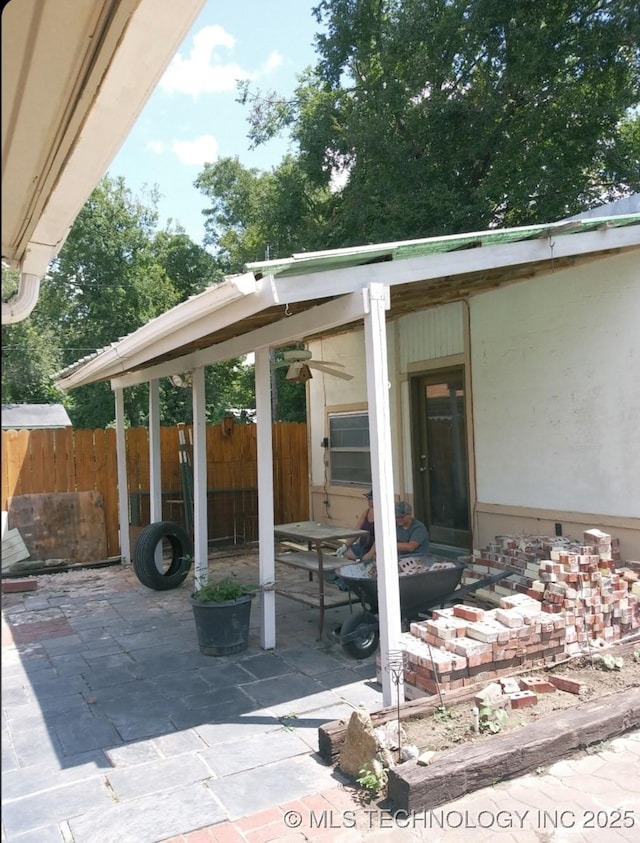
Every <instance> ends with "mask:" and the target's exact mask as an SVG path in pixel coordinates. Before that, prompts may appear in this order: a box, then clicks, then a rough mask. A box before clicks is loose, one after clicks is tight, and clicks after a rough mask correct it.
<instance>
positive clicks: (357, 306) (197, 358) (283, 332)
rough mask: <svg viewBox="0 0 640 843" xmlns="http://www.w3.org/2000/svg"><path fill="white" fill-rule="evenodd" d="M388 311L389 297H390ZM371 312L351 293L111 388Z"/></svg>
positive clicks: (118, 380) (277, 342)
mask: <svg viewBox="0 0 640 843" xmlns="http://www.w3.org/2000/svg"><path fill="white" fill-rule="evenodd" d="M388 307H389V297H388V296H387V308H388ZM367 309H368V306H367V301H366V296H364V295H363V294H362V293H360V292H357V293H350V294H348V295H346V296H342V297H340V298H338V299H334V300H333V301H330V302H325V303H324V304H319V305H317V306H316V307H311V308H309V310H305V311H304V312H303V313H297V314H296V315H295V316H283V318H282V319H280V320H279V321H278V322H273V323H272V324H271V325H265V326H264V327H262V328H256V330H255V331H250V332H248V333H245V334H241V335H240V336H237V337H233V338H232V339H230V340H226V341H225V342H221V343H218V344H217V345H212V346H210V347H209V348H203V349H202V350H200V351H195V352H193V353H192V354H186V355H184V356H183V357H177V358H176V359H175V360H170V361H167V362H166V363H159V364H158V365H157V366H150V367H148V368H146V369H143V370H141V371H138V372H130V373H129V374H126V375H122V376H121V377H115V378H113V379H112V380H111V388H112V389H119V388H121V387H128V386H135V385H136V384H140V383H146V382H147V381H150V380H155V379H157V378H164V377H170V376H171V375H177V374H181V373H182V372H188V371H190V370H191V369H195V368H197V367H199V366H210V365H211V364H212V363H220V362H222V361H224V360H231V359H232V358H234V357H242V356H244V355H245V354H249V353H250V352H252V351H257V350H258V349H260V348H265V347H269V348H270V347H272V346H273V347H277V346H281V345H286V344H287V343H290V342H295V341H297V340H300V339H303V338H304V337H306V336H308V335H309V334H315V333H318V332H320V331H327V330H330V329H332V328H336V327H339V326H340V325H347V324H349V323H350V322H356V321H357V320H359V319H362V318H363V316H364V314H365V313H366V312H367Z"/></svg>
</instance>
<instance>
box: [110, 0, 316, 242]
mask: <svg viewBox="0 0 640 843" xmlns="http://www.w3.org/2000/svg"><path fill="white" fill-rule="evenodd" d="M315 5H317V0H235V2H233V0H231V2H230V0H225V2H221V0H208V2H207V3H206V5H205V6H204V8H203V10H202V12H201V13H200V15H199V17H198V18H197V19H196V21H195V24H194V25H193V27H192V28H191V30H190V32H189V33H188V35H187V37H186V38H185V40H184V41H183V43H182V45H181V46H180V48H179V50H178V53H177V54H176V56H175V57H174V59H173V61H172V62H171V64H170V65H169V67H168V68H167V71H166V72H165V74H164V75H163V77H162V79H161V80H160V83H159V84H158V87H157V88H156V90H155V91H154V93H153V94H152V95H151V97H150V99H149V100H148V102H147V105H146V106H145V108H144V110H143V111H142V112H141V114H140V116H139V118H138V120H137V122H136V124H135V125H134V127H133V129H132V131H131V133H130V135H129V137H128V139H127V140H126V141H125V143H124V145H123V146H122V148H121V149H120V151H119V152H118V154H117V156H116V157H115V158H114V160H113V162H112V164H111V166H110V167H109V174H110V175H111V176H123V177H124V179H125V182H126V184H127V186H128V187H129V188H130V189H131V190H133V192H134V193H135V194H137V195H138V196H140V197H142V198H144V192H145V190H146V188H152V187H154V186H157V188H158V190H159V192H160V194H161V199H160V202H159V204H158V210H159V213H160V225H161V226H164V224H165V223H166V221H167V220H168V219H169V218H172V219H173V220H174V221H176V222H179V223H180V224H181V225H182V226H183V227H184V228H185V230H186V232H187V234H189V236H190V237H191V238H192V239H193V240H194V241H195V242H196V243H200V244H201V243H202V239H203V237H204V223H203V220H204V217H203V216H202V210H203V208H205V207H206V198H205V197H204V196H203V195H202V194H201V193H200V192H199V191H198V190H196V188H195V187H193V181H194V179H195V178H196V176H197V175H198V173H199V172H200V171H201V170H202V168H203V165H204V163H205V162H207V161H210V162H213V161H216V160H217V159H218V158H222V157H227V156H237V157H238V158H239V159H240V161H241V163H243V164H244V165H245V166H247V167H256V168H258V169H260V170H268V169H270V168H271V167H273V166H275V165H276V164H278V163H279V162H280V160H281V158H282V156H283V155H284V154H285V153H286V151H287V141H286V139H282V140H280V139H276V140H274V141H270V142H269V143H268V144H265V145H264V146H261V147H258V149H256V150H250V149H249V141H248V140H247V137H246V135H247V130H248V124H247V119H246V118H247V114H248V109H247V107H243V106H241V105H240V104H239V103H237V102H236V101H235V100H236V97H237V89H236V80H237V79H239V78H242V79H250V80H251V81H252V83H253V84H252V87H253V88H254V89H255V88H259V89H261V90H263V91H266V90H275V91H277V92H278V93H282V94H288V93H291V91H292V90H293V88H294V87H295V84H296V77H297V76H298V75H299V74H300V73H301V72H302V71H303V70H304V68H305V67H307V66H308V65H309V64H313V63H314V62H315V52H314V48H313V36H314V34H315V33H316V32H317V31H318V24H317V23H316V21H315V18H314V17H313V15H312V13H311V9H312V7H313V6H315Z"/></svg>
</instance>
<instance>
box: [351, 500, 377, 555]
mask: <svg viewBox="0 0 640 843" xmlns="http://www.w3.org/2000/svg"><path fill="white" fill-rule="evenodd" d="M364 497H365V498H366V499H367V508H366V509H365V510H364V512H361V513H360V515H359V516H358V520H357V521H356V529H357V530H366V531H367V533H368V535H366V536H362V537H361V538H359V539H351V540H349V541H347V542H345V544H346V546H347V550H346V552H345V554H344V558H345V559H350V560H351V561H352V562H369V561H370V560H371V559H373V555H374V553H373V549H374V544H375V528H374V516H373V492H372V491H371V490H369V491H368V492H365V493H364Z"/></svg>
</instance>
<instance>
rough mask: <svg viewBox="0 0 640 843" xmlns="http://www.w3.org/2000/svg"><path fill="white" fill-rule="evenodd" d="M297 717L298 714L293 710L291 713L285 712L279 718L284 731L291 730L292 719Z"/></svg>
mask: <svg viewBox="0 0 640 843" xmlns="http://www.w3.org/2000/svg"><path fill="white" fill-rule="evenodd" d="M297 719H298V715H297V714H296V713H295V712H292V713H291V714H285V715H284V717H281V718H280V722H281V723H282V728H283V730H284V731H285V732H293V721H294V720H297Z"/></svg>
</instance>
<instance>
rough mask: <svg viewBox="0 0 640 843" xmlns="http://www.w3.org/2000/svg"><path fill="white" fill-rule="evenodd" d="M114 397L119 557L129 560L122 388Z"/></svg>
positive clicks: (127, 492) (127, 495)
mask: <svg viewBox="0 0 640 843" xmlns="http://www.w3.org/2000/svg"><path fill="white" fill-rule="evenodd" d="M114 394H115V399H116V461H117V465H118V519H119V522H120V559H121V560H122V562H123V563H125V564H129V563H130V562H131V537H130V535H129V491H128V486H127V440H126V434H125V429H124V390H123V389H115V390H114Z"/></svg>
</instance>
